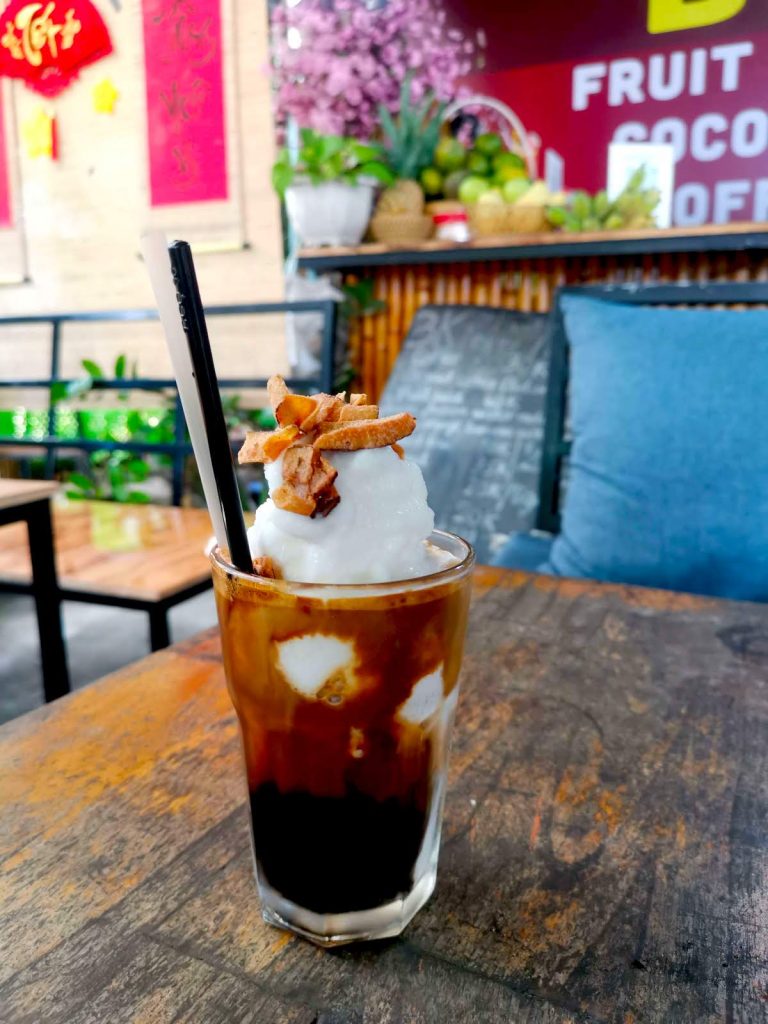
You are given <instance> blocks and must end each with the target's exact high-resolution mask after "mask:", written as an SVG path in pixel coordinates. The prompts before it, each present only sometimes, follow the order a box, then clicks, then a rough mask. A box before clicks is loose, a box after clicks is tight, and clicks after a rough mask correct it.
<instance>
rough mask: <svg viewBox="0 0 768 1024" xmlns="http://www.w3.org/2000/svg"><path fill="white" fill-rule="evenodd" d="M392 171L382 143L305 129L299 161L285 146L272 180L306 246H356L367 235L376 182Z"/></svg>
mask: <svg viewBox="0 0 768 1024" xmlns="http://www.w3.org/2000/svg"><path fill="white" fill-rule="evenodd" d="M393 180H394V175H393V174H392V171H391V170H390V169H389V167H388V166H387V164H386V162H385V158H384V151H383V149H382V147H381V146H379V145H378V144H376V143H372V142H358V141H357V140H355V139H347V138H343V137H342V136H341V135H321V134H320V133H319V132H316V131H314V130H313V129H311V128H302V129H301V145H300V147H299V151H298V153H297V154H296V159H295V161H292V160H291V154H290V152H289V150H288V149H287V148H285V149H282V150H281V151H280V154H279V156H278V159H277V162H276V163H275V165H274V167H273V168H272V184H273V185H274V187H275V190H276V191H277V193H278V195H279V196H280V197H281V199H284V200H285V208H286V211H287V213H288V218H289V220H290V222H291V226H292V227H293V229H294V231H295V232H296V234H297V235H298V236H299V237H300V238H301V240H302V241H303V243H304V244H305V245H357V243H358V242H359V241H360V239H361V238H362V237H363V234H364V233H365V229H366V227H367V225H368V220H369V218H370V215H371V207H372V205H373V194H374V189H375V188H376V186H377V185H378V184H380V183H381V184H384V185H389V184H391V182H392V181H393Z"/></svg>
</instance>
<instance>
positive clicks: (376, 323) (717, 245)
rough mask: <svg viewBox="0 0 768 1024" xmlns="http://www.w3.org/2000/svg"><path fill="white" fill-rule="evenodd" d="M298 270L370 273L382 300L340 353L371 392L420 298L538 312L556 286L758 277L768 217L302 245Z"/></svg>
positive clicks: (767, 264)
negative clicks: (464, 239)
mask: <svg viewBox="0 0 768 1024" xmlns="http://www.w3.org/2000/svg"><path fill="white" fill-rule="evenodd" d="M299 268H300V269H302V270H309V271H314V272H317V273H335V274H339V275H340V276H341V280H342V282H343V283H354V282H356V281H360V280H362V279H366V278H367V279H370V280H372V281H373V294H374V296H375V297H376V298H377V299H380V300H381V301H382V302H384V303H385V308H384V309H383V310H381V311H380V312H376V313H371V314H368V315H364V316H362V317H359V318H357V319H355V320H353V321H352V322H351V323H350V327H349V356H350V361H351V363H352V365H353V366H355V367H357V369H358V371H359V376H360V380H361V386H362V389H363V390H364V391H365V392H366V393H367V394H369V395H371V396H372V397H374V398H378V397H379V396H380V394H381V391H382V389H383V387H384V384H385V383H386V381H387V378H388V377H389V374H390V371H391V369H392V366H393V365H394V362H395V360H396V359H397V356H398V353H399V352H400V348H401V346H402V343H403V340H404V338H405V336H406V334H407V333H408V329H409V328H410V326H411V321H412V320H413V317H414V315H415V313H416V311H417V310H418V309H419V308H420V307H421V306H426V305H445V304H449V305H462V306H467V305H472V306H495V307H501V308H504V309H519V310H525V311H529V312H530V311H532V312H546V311H547V310H548V309H549V308H550V306H551V303H552V296H553V294H554V292H555V290H556V289H557V288H558V287H559V286H560V285H563V284H601V283H611V282H615V283H616V284H625V283H627V282H633V281H634V282H637V283H638V284H653V283H657V282H678V283H680V284H685V283H695V284H702V283H704V282H708V281H764V280H768V224H728V225H708V226H706V227H701V228H670V229H667V230H663V231H660V230H652V231H634V232H623V231H611V232H601V233H598V234H578V235H576V234H574V235H568V234H563V233H560V232H551V233H548V234H538V235H509V236H506V237H503V238H502V237H499V238H482V239H478V240H476V241H473V242H469V243H467V244H465V245H455V244H453V243H448V242H441V241H435V240H432V241H427V242H422V243H419V244H418V245H414V246H409V247H407V248H406V247H402V248H397V247H393V246H386V245H379V244H364V245H359V246H355V247H346V248H334V249H330V248H322V249H303V250H302V251H301V253H300V254H299Z"/></svg>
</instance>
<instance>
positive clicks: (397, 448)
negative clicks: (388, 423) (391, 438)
mask: <svg viewBox="0 0 768 1024" xmlns="http://www.w3.org/2000/svg"><path fill="white" fill-rule="evenodd" d="M392 451H393V452H394V453H395V455H396V456H397V457H398V459H404V458H405V449H404V448H403V446H402V445H401V444H397V442H395V444H393V445H392Z"/></svg>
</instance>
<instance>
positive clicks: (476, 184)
mask: <svg viewBox="0 0 768 1024" xmlns="http://www.w3.org/2000/svg"><path fill="white" fill-rule="evenodd" d="M490 187H491V185H490V182H488V181H486V179H485V178H480V177H478V175H476V174H470V176H469V177H468V178H465V179H464V181H462V183H461V184H460V185H459V199H460V200H461V201H462V203H476V202H477V201H478V199H479V198H480V196H481V195H482V194H483V192H487V191H488V190H489V189H490Z"/></svg>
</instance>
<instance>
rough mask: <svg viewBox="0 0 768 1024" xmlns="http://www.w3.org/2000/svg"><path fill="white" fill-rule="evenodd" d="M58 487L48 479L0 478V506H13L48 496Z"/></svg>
mask: <svg viewBox="0 0 768 1024" xmlns="http://www.w3.org/2000/svg"><path fill="white" fill-rule="evenodd" d="M58 489H59V485H58V484H57V483H53V482H51V481H48V480H0V508H15V507H16V506H17V505H26V504H27V502H29V501H39V500H40V499H41V498H50V497H51V495H53V494H55V493H56V491H57V490H58Z"/></svg>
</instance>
